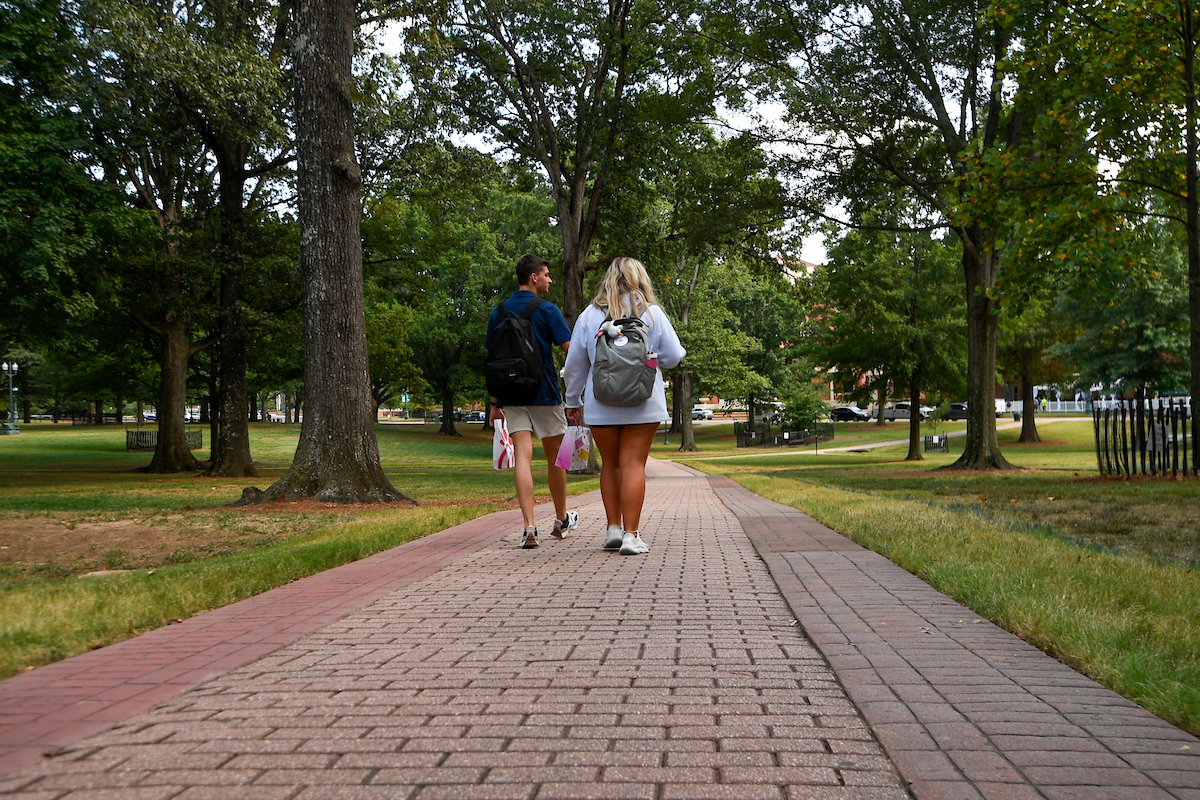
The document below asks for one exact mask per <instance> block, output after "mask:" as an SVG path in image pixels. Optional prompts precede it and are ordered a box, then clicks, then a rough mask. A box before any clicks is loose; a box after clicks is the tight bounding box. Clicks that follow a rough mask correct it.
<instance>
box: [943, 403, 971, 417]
mask: <svg viewBox="0 0 1200 800" xmlns="http://www.w3.org/2000/svg"><path fill="white" fill-rule="evenodd" d="M966 418H967V404H966V403H951V404H950V407H949V408H948V409H946V419H966Z"/></svg>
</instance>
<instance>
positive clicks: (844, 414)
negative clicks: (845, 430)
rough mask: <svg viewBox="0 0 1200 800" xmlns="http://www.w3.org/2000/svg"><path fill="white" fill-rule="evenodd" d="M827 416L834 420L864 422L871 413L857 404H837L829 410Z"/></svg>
mask: <svg viewBox="0 0 1200 800" xmlns="http://www.w3.org/2000/svg"><path fill="white" fill-rule="evenodd" d="M829 418H830V419H831V420H833V421H834V422H866V421H867V420H869V419H870V418H871V415H870V414H868V413H867V412H866V411H864V410H863V409H861V408H859V407H857V406H838V407H837V408H831V409H830V410H829Z"/></svg>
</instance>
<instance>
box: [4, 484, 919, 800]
mask: <svg viewBox="0 0 1200 800" xmlns="http://www.w3.org/2000/svg"><path fill="white" fill-rule="evenodd" d="M653 474H654V477H653V479H652V481H651V485H650V489H649V492H648V498H647V508H646V515H645V519H644V522H643V525H642V529H643V533H644V536H645V538H646V540H647V541H648V542H649V543H650V546H651V552H650V553H649V554H648V555H644V556H635V557H624V556H620V555H618V554H615V553H605V552H603V551H602V550H600V548H599V546H600V542H601V538H602V531H603V527H604V520H603V517H602V511H601V508H600V504H599V502H598V500H597V499H596V498H594V497H593V498H591V499H590V501H589V502H587V504H585V505H583V507H581V508H580V511H581V515H582V517H583V519H584V525H583V526H581V532H580V534H579V535H578V536H576V537H571V538H568V539H566V540H563V541H556V540H554V539H552V538H551V537H549V536H547V537H545V539H544V540H543V546H542V547H541V548H539V549H537V550H532V551H526V550H521V549H519V548H517V547H516V546H515V537H513V536H509V537H508V540H507V541H496V538H497V537H498V536H499V535H500V533H502V532H508V531H505V530H503V529H497V528H496V526H495V524H493V527H492V531H491V534H490V536H491V540H492V541H491V543H489V544H486V546H483V547H482V548H481V549H475V550H474V552H466V553H464V554H460V555H459V556H458V558H457V559H456V560H454V561H453V562H451V563H448V564H447V565H444V566H442V568H441V569H440V571H438V572H436V574H430V575H428V576H427V577H424V578H423V579H420V580H413V581H410V582H408V584H407V585H405V586H402V587H399V588H397V589H395V590H392V591H390V592H389V593H387V594H386V595H383V596H379V597H378V599H375V600H374V602H372V603H371V604H370V605H368V606H366V607H364V608H361V609H360V610H357V611H353V613H350V614H349V615H347V616H344V617H342V618H341V619H332V620H331V621H328V623H327V624H325V625H324V626H323V627H320V628H319V629H316V630H314V631H312V632H310V633H308V634H307V635H304V636H303V638H300V639H299V640H297V641H294V642H292V643H291V644H288V645H286V646H283V647H282V648H280V649H277V650H275V651H274V652H271V653H270V654H269V655H265V656H263V657H261V658H258V660H256V661H253V662H252V663H248V664H245V665H243V666H240V667H237V668H234V669H232V670H230V671H228V672H224V674H221V675H219V676H216V677H212V678H211V679H209V680H207V682H205V683H203V684H202V685H200V686H198V687H196V688H193V689H191V690H190V691H187V692H185V693H183V694H181V695H178V696H176V697H174V698H173V699H169V700H167V701H166V702H164V703H163V704H162V705H161V706H159V707H157V708H154V709H152V710H150V711H148V712H145V713H142V714H140V715H139V716H136V717H133V718H132V719H129V720H127V721H125V722H124V723H122V724H121V725H119V726H118V727H116V728H115V729H113V730H110V731H108V732H105V733H102V734H100V735H98V736H93V737H91V738H90V739H86V740H84V741H81V742H78V743H76V744H73V745H70V746H68V747H66V748H65V750H64V752H63V753H62V754H60V755H58V756H57V757H54V758H51V759H49V760H47V761H45V762H43V763H41V764H39V765H36V766H33V767H30V768H27V769H24V770H22V771H19V772H16V773H12V774H10V775H9V776H8V777H7V778H4V779H0V793H4V792H7V793H10V794H15V795H17V796H21V797H29V798H33V797H46V798H54V799H55V800H58V799H59V798H85V797H87V798H99V797H119V798H140V797H146V798H160V797H161V798H172V800H174V798H201V797H229V798H255V797H263V798H287V800H294V799H296V798H383V797H387V798H406V800H430V798H510V797H511V798H522V799H523V800H528V799H529V798H537V799H538V800H546V799H547V798H652V799H653V800H658V799H659V798H675V797H678V798H697V799H699V798H709V797H711V798H736V799H737V800H743V799H744V800H752V799H753V798H759V797H762V798H773V799H774V800H795V799H796V798H806V800H824V799H825V798H829V799H831V800H832V798H845V799H846V800H850V799H851V798H859V799H861V800H866V799H867V798H877V799H878V800H900V799H901V798H906V797H908V796H909V795H908V792H907V791H906V790H905V788H904V787H903V784H902V782H901V780H900V778H899V776H898V775H897V774H896V772H895V770H894V769H893V767H892V764H891V763H890V762H889V761H888V759H887V757H886V756H885V755H884V753H883V751H882V749H881V748H880V746H879V744H878V742H877V741H876V740H875V737H874V736H873V735H872V732H871V731H870V729H869V728H868V727H867V726H866V724H865V723H864V721H863V719H862V717H861V716H860V714H859V713H858V711H857V710H856V709H855V707H854V706H853V704H852V703H851V702H850V701H849V700H848V698H847V696H846V693H845V691H844V690H843V689H842V687H841V686H840V685H839V684H838V681H837V679H836V677H835V675H834V673H833V672H832V670H830V668H829V666H828V664H827V663H826V661H825V659H824V658H822V657H821V655H820V654H819V653H818V652H817V651H816V649H815V648H814V647H813V645H812V643H811V642H810V641H809V640H808V639H807V638H806V637H805V636H804V634H803V632H802V630H801V627H800V626H798V625H796V624H795V621H794V618H793V614H792V613H791V611H790V610H789V609H788V607H787V605H786V603H785V602H784V600H783V598H782V597H781V596H780V593H779V591H778V589H777V588H776V586H775V584H774V583H773V582H772V579H771V576H770V574H769V573H768V572H767V570H766V568H765V567H764V565H763V562H762V561H761V560H760V559H759V557H758V555H757V554H756V553H755V551H754V549H753V547H752V546H751V545H750V542H749V540H748V539H747V538H746V536H745V535H744V534H743V533H742V530H741V526H740V525H739V524H738V521H737V518H736V517H735V516H734V515H733V514H732V513H731V512H730V510H729V509H728V508H726V507H725V506H724V505H722V503H721V502H720V501H719V500H718V499H717V497H716V494H715V493H714V492H713V491H712V489H711V488H710V487H709V485H708V483H707V481H706V480H705V479H703V478H697V477H693V476H691V475H689V474H687V472H686V471H684V470H680V469H676V468H672V467H670V466H667V465H656V466H655V469H654V473H653ZM506 525H507V527H508V528H509V529H515V526H514V525H513V524H512V523H511V521H510V522H507V523H506ZM446 534H447V537H446V538H448V539H451V540H453V539H454V534H453V532H452V531H449V532H446ZM481 535H484V534H481ZM485 538H486V535H485ZM414 544H417V543H414ZM412 546H413V545H405V546H403V547H401V548H397V549H396V550H395V551H392V553H393V554H397V555H396V556H395V558H396V560H394V561H392V562H391V563H392V564H394V565H397V566H398V565H400V564H402V563H403V562H404V559H403V555H404V553H405V551H406V550H408V548H411V547H412ZM465 549H466V550H470V548H465ZM348 566H350V567H353V566H354V565H348ZM343 569H346V568H343ZM350 574H352V571H349V570H348V571H347V573H346V575H350ZM308 580H313V579H308ZM306 583H307V581H299V582H297V583H296V584H293V586H295V587H299V589H300V590H303V588H304V585H305V584H306ZM349 588H350V587H349V586H347V585H345V584H343V585H341V587H340V591H348V590H349ZM301 594H303V591H301ZM336 596H337V595H336V593H335V595H334V597H336ZM330 613H331V615H332V616H335V617H336V616H337V615H338V614H341V613H344V609H341V610H339V611H338V612H337V613H333V612H330ZM174 627H181V626H174ZM216 638H217V639H219V637H216ZM135 641H136V640H135ZM97 652H103V651H97ZM149 652H150V653H153V652H154V650H153V649H151V650H150V651H149ZM165 662H169V659H165ZM169 668H170V665H169V664H168V663H163V664H161V665H160V666H157V667H156V669H160V670H161V669H169ZM203 668H204V667H203V665H201V666H200V667H195V668H192V669H191V670H190V673H191V674H196V672H197V670H202V669H203ZM34 672H35V673H36V672H38V671H36V670H35V671H34ZM32 674H33V673H31V675H32ZM0 691H4V692H5V693H6V696H7V692H6V690H5V689H4V684H0ZM27 724H28V723H27ZM13 730H19V726H16V727H14V729H13Z"/></svg>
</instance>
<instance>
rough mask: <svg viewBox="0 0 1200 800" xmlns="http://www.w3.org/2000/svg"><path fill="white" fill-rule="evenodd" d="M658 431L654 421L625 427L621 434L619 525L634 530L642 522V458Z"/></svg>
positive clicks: (643, 485)
mask: <svg viewBox="0 0 1200 800" xmlns="http://www.w3.org/2000/svg"><path fill="white" fill-rule="evenodd" d="M657 431H658V423H657V422H647V423H645V424H642V425H626V426H625V428H624V429H623V430H622V431H621V443H620V455H619V458H620V459H621V478H620V480H621V494H620V505H621V526H622V529H623V530H627V531H636V530H641V528H640V527H639V526H640V525H641V521H642V503H643V502H644V501H645V499H646V459H647V458H649V456H650V445H651V444H653V443H654V434H655V433H656V432H657Z"/></svg>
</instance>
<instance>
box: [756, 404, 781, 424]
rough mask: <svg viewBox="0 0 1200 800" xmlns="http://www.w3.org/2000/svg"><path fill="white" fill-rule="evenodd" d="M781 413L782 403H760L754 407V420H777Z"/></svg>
mask: <svg viewBox="0 0 1200 800" xmlns="http://www.w3.org/2000/svg"><path fill="white" fill-rule="evenodd" d="M782 415H783V403H778V402H776V403H760V404H759V405H758V407H757V408H755V409H754V421H755V422H762V423H768V424H769V423H772V422H778V421H779V418H780V417H781V416H782Z"/></svg>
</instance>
